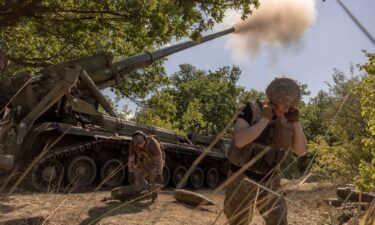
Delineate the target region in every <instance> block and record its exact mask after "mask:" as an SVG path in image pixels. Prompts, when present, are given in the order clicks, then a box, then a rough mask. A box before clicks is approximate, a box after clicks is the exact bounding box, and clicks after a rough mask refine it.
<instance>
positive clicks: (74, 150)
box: [23, 139, 126, 192]
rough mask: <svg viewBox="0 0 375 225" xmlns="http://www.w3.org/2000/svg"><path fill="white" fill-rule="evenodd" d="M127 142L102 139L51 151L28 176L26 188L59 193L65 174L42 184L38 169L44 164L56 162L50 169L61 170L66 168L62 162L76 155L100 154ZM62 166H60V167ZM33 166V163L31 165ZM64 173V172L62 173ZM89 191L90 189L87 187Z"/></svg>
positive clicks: (25, 182)
mask: <svg viewBox="0 0 375 225" xmlns="http://www.w3.org/2000/svg"><path fill="white" fill-rule="evenodd" d="M125 144H126V143H125V141H119V140H112V139H100V140H95V141H89V142H85V143H78V144H73V145H70V146H64V147H60V148H54V149H50V150H49V151H48V153H47V154H46V155H45V156H44V157H43V158H42V159H40V160H39V161H38V162H37V163H35V165H34V166H33V168H32V169H31V171H30V173H29V175H28V176H26V178H25V180H24V182H23V183H24V186H25V187H26V188H27V189H32V190H36V191H40V192H46V191H58V190H57V189H59V188H64V187H63V186H62V187H60V185H62V184H61V182H62V180H63V177H64V174H59V173H58V174H57V175H58V176H60V177H61V179H57V180H56V181H57V182H49V183H46V182H42V183H40V180H41V176H42V174H39V173H38V172H39V171H38V169H40V168H42V167H43V166H44V164H46V163H47V162H48V163H50V162H54V163H55V164H56V165H49V166H50V167H54V168H55V170H56V168H61V167H64V165H63V163H62V160H63V159H66V158H68V157H74V156H75V155H79V154H84V153H87V152H90V153H91V152H93V151H94V152H100V151H102V149H103V147H110V148H121V147H123V146H124V145H125ZM58 164H60V165H58ZM29 165H31V162H30V164H29ZM62 173H64V172H62ZM87 188H88V189H89V188H90V187H87Z"/></svg>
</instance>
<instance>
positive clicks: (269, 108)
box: [263, 102, 274, 120]
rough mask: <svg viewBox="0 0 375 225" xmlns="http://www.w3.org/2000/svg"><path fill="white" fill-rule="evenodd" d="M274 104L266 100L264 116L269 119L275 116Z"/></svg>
mask: <svg viewBox="0 0 375 225" xmlns="http://www.w3.org/2000/svg"><path fill="white" fill-rule="evenodd" d="M273 107H274V106H273V105H272V104H270V103H269V102H266V103H265V104H264V105H263V118H265V119H267V120H272V117H273Z"/></svg>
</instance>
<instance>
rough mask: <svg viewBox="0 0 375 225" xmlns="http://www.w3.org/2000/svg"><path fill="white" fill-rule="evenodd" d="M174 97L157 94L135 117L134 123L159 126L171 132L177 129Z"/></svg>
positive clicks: (166, 93)
mask: <svg viewBox="0 0 375 225" xmlns="http://www.w3.org/2000/svg"><path fill="white" fill-rule="evenodd" d="M176 113H177V107H176V101H175V97H174V96H173V95H171V94H170V93H169V92H163V91H160V92H157V93H156V94H155V95H153V96H152V97H151V98H150V99H149V100H148V101H147V102H146V103H145V105H144V106H143V107H142V110H140V111H139V112H138V113H137V114H136V115H135V117H136V121H137V122H139V123H142V124H148V125H154V126H159V127H163V128H167V129H171V130H176V131H178V129H177V124H176V121H175V117H176Z"/></svg>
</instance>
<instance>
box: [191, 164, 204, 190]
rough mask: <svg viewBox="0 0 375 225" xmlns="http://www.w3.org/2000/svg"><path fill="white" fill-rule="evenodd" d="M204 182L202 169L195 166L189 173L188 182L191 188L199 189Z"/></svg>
mask: <svg viewBox="0 0 375 225" xmlns="http://www.w3.org/2000/svg"><path fill="white" fill-rule="evenodd" d="M203 183H204V171H203V169H202V168H200V167H196V168H195V169H194V170H193V172H191V174H190V184H191V186H192V187H193V188H195V189H199V188H201V187H202V186H203Z"/></svg>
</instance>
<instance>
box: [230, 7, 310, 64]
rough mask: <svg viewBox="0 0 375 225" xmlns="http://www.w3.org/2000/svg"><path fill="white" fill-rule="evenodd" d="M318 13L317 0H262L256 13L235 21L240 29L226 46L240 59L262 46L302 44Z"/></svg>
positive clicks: (271, 47)
mask: <svg viewBox="0 0 375 225" xmlns="http://www.w3.org/2000/svg"><path fill="white" fill-rule="evenodd" d="M231 16H232V17H233V15H229V17H231ZM315 17H316V12H315V4H314V0H261V5H260V7H259V8H258V9H257V10H255V11H254V14H253V15H250V16H249V17H248V18H247V19H246V20H245V21H242V20H240V21H238V20H237V21H235V23H234V27H235V28H236V32H235V34H234V35H230V37H229V38H228V41H227V43H226V47H227V48H229V49H230V50H231V52H232V56H233V58H234V59H235V60H236V61H237V62H241V61H244V60H245V59H247V58H248V56H250V57H252V58H254V57H255V56H256V54H257V53H258V52H259V50H260V49H262V48H265V49H266V50H270V51H273V50H275V47H276V48H277V47H282V48H298V47H300V46H301V43H300V38H301V37H302V35H303V34H304V33H305V32H306V31H307V30H308V29H309V27H311V26H312V25H313V24H314V21H315ZM232 22H233V21H232ZM232 25H233V24H232Z"/></svg>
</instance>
